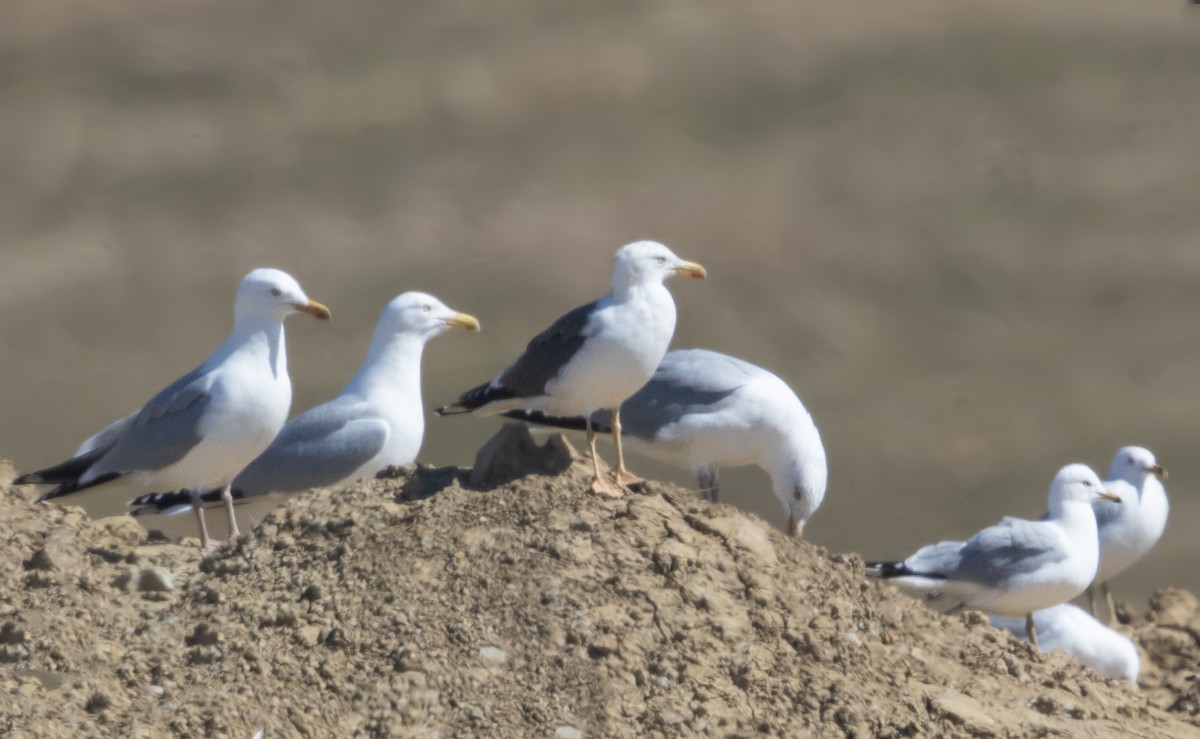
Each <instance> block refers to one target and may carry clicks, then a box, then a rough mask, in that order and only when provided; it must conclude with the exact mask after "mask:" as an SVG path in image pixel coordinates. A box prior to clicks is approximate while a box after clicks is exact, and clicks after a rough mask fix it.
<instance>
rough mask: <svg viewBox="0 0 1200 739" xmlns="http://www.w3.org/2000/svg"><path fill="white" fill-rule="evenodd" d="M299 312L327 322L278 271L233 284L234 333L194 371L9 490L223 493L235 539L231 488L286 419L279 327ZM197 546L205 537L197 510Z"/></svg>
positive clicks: (208, 543) (287, 392)
mask: <svg viewBox="0 0 1200 739" xmlns="http://www.w3.org/2000/svg"><path fill="white" fill-rule="evenodd" d="M296 312H303V313H307V314H309V315H311V316H314V317H316V318H320V319H322V320H326V319H328V318H329V310H328V309H327V308H326V307H325V306H323V305H321V304H320V303H317V302H314V301H312V300H309V299H308V296H306V295H305V294H304V291H303V290H302V289H301V288H300V285H299V283H297V282H296V280H295V279H293V278H292V277H291V275H288V274H287V273H285V272H281V271H279V270H277V269H256V270H254V271H253V272H251V273H250V274H248V275H246V277H245V278H243V279H242V282H241V285H239V287H238V292H237V300H236V302H235V305H234V326H233V331H232V333H230V335H229V337H228V338H227V339H226V340H225V342H224V343H223V344H221V346H220V347H219V348H218V349H217V351H216V352H214V353H213V354H212V356H210V357H209V358H208V359H207V360H205V361H204V363H203V364H201V365H200V366H199V367H197V368H196V369H195V370H193V371H191V372H189V373H188V374H186V375H184V376H183V377H181V378H179V379H178V380H176V381H175V382H173V383H171V384H170V385H168V386H167V387H166V389H164V390H162V391H161V392H160V393H158V394H157V395H155V396H154V397H153V398H151V400H150V402H148V403H146V405H145V406H143V407H142V409H141V410H139V411H138V412H137V413H136V414H135V415H134V416H132V417H127V418H126V419H122V420H120V421H117V422H116V423H114V424H110V425H109V427H108V428H106V429H105V430H103V431H101V432H100V433H99V434H97V435H96V436H94V437H92V438H91V439H89V440H88V442H85V447H88V446H90V447H91V448H88V449H86V451H85V452H84V453H83V454H81V455H79V456H76V457H74V458H72V459H70V460H67V461H66V462H63V463H61V464H59V465H56V466H54V467H49V468H47V469H44V470H39V471H37V472H33V473H30V474H27V475H22V476H21V477H19V478H17V480H15V482H16V483H17V484H53V485H56V486H57V487H55V488H54V489H53V490H51V491H50V492H48V493H46V494H45V495H43V496H42V497H41V498H39V500H52V499H55V498H59V497H62V496H64V495H71V494H73V493H78V492H81V491H84V490H88V489H90V488H93V487H97V486H99V485H103V484H105V483H108V482H111V481H113V480H116V479H119V478H126V477H128V478H129V479H130V480H131V481H132V482H133V483H134V484H135V485H137V486H139V487H141V488H143V489H148V490H173V489H176V488H184V489H187V490H189V491H192V492H193V494H196V495H198V494H199V492H200V491H203V490H208V489H211V488H217V489H220V490H222V493H223V499H224V501H225V505H226V510H227V512H228V514H229V525H230V532H231V533H232V535H234V536H236V535H237V533H238V531H237V524H236V522H235V520H234V517H233V500H232V495H231V493H230V487H229V486H230V483H231V482H232V481H233V478H234V476H236V475H237V473H238V472H240V471H241V470H242V468H244V467H245V466H246V465H247V464H248V463H249V462H250V461H251V460H252V459H254V458H255V457H256V456H258V455H259V453H261V452H262V451H263V450H264V449H266V448H267V446H268V445H269V444H270V443H271V440H272V439H274V438H275V435H276V434H277V433H278V432H279V429H280V428H281V427H282V426H283V423H284V421H286V420H287V414H288V408H289V407H290V406H291V402H292V385H291V381H290V380H289V378H288V373H287V351H286V348H285V345H284V330H283V321H284V319H285V318H287V317H288V316H289V315H291V314H293V313H296ZM196 518H197V523H198V525H199V528H200V540H201V543H202V544H203V546H204V547H206V548H210V549H211V548H213V547H214V546H215V543H214V542H213V540H212V539H211V538H210V537H209V535H208V528H207V526H205V523H204V513H203V511H201V510H200V509H199V507H197V510H196Z"/></svg>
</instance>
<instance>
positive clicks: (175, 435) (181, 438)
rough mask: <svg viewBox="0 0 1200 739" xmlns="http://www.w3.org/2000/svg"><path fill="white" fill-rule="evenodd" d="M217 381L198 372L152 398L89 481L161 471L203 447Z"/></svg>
mask: <svg viewBox="0 0 1200 739" xmlns="http://www.w3.org/2000/svg"><path fill="white" fill-rule="evenodd" d="M213 379H214V378H213V376H212V374H211V373H210V372H207V371H204V370H203V369H202V368H197V369H195V370H192V371H191V372H189V373H188V374H186V375H184V376H183V377H180V378H179V379H178V380H176V381H175V382H173V383H171V384H170V385H168V386H167V387H166V388H165V389H163V390H162V391H161V392H160V393H158V395H155V396H154V397H153V398H151V399H150V402H148V403H146V405H145V406H143V407H142V409H141V410H140V411H138V412H137V415H136V416H135V417H134V418H133V420H132V421H131V422H130V423H128V424H127V425H126V426H125V429H124V432H123V433H121V434H120V438H118V439H116V440H115V441H114V442H113V445H112V448H110V449H109V450H108V453H106V454H105V455H104V456H103V457H101V458H100V461H98V462H97V463H96V464H95V466H93V467H92V468H91V469H90V470H88V473H87V475H86V476H85V477H87V478H91V477H94V476H98V475H104V474H107V473H116V474H128V473H130V472H136V471H139V470H160V469H162V468H164V467H167V466H169V465H172V464H174V463H176V462H178V461H179V460H181V459H183V458H184V456H186V455H187V453H188V452H189V451H191V450H192V448H193V447H195V446H196V445H197V444H199V443H200V421H201V419H202V418H203V417H204V414H205V412H206V411H207V410H208V408H209V404H210V401H211V400H212V395H211V394H210V390H211V389H212V384H213ZM118 423H122V422H118ZM107 432H109V429H105V430H104V431H101V432H100V433H101V434H105V433H107ZM84 482H86V480H84Z"/></svg>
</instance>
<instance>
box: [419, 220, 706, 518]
mask: <svg viewBox="0 0 1200 739" xmlns="http://www.w3.org/2000/svg"><path fill="white" fill-rule="evenodd" d="M673 275H687V276H689V277H693V278H697V279H699V278H703V277H705V276H706V273H705V270H704V268H703V267H701V266H700V265H699V264H696V263H695V262H687V261H684V260H682V259H680V258H679V257H677V256H675V254H674V253H672V252H671V250H670V249H668V248H667V247H665V246H663V245H662V244H659V243H656V242H653V241H638V242H635V243H633V244H628V245H626V246H623V247H621V249H619V250H618V251H617V254H616V257H615V258H614V260H613V270H612V292H611V293H609V294H608V295H605V296H604V297H602V298H600V299H599V300H596V301H594V302H592V303H588V304H587V305H583V306H580V307H578V308H576V309H574V310H572V311H570V312H569V313H567V314H566V315H564V316H562V317H561V318H559V319H558V320H557V321H555V322H554V324H553V325H551V326H550V328H548V329H546V330H545V331H543V332H542V333H540V334H538V335H537V336H536V337H534V338H533V340H532V341H530V342H529V345H528V346H527V347H526V349H525V353H524V354H522V355H521V356H520V357H518V358H517V360H516V361H515V362H513V363H512V364H511V365H509V366H508V368H507V369H505V370H504V371H503V372H501V373H500V374H499V375H498V376H497V377H496V378H495V379H494V380H492V381H490V382H486V383H484V384H482V385H480V386H479V387H476V388H474V389H472V390H468V391H467V392H465V393H463V394H462V396H461V397H460V398H459V399H458V402H457V403H454V404H453V405H448V406H444V407H442V408H439V409H438V414H439V415H450V414H457V413H473V414H476V415H484V416H490V415H496V414H501V413H505V412H508V411H514V410H529V411H541V412H542V413H545V414H547V415H550V416H566V417H569V416H581V417H583V418H585V419H588V422H587V423H586V424H585V425H586V427H587V428H586V429H585V431H586V432H587V437H588V446H589V448H590V449H591V453H592V470H593V473H594V477H593V480H592V491H593V492H595V493H598V494H601V495H607V496H611V497H618V496H620V495H621V494H622V488H624V487H628V486H630V485H635V484H637V483H638V482H640V480H639V479H638V478H637V477H636V476H635V475H633V474H631V473H630V472H629V471H628V470H626V469H625V457H624V454H623V452H622V450H621V414H620V410H619V407H620V405H621V403H622V402H624V401H625V399H627V398H628V397H629V396H631V395H633V394H634V393H635V392H637V390H638V389H639V388H641V387H642V386H643V385H645V384H646V382H647V381H648V380H649V379H650V377H651V376H652V375H653V374H654V370H655V369H656V368H657V367H658V364H659V362H661V361H662V358H663V355H664V354H666V352H667V346H668V345H669V344H670V343H671V336H672V335H673V334H674V332H675V301H674V300H672V299H671V293H670V292H669V291H668V290H667V288H666V287H665V286H664V285H663V282H664V281H665V280H666V279H667V278H668V277H671V276H673ZM600 409H610V410H612V412H613V419H612V435H613V440H614V441H615V442H616V446H617V469H616V472H615V477H616V483H617V484H616V485H613V484H612V483H610V482H608V481H605V480H603V479H602V478H601V475H600V464H599V460H598V458H597V456H596V435H595V430H594V429H593V428H592V427H591V423H590V419H591V416H592V413H593V412H595V411H597V410H600Z"/></svg>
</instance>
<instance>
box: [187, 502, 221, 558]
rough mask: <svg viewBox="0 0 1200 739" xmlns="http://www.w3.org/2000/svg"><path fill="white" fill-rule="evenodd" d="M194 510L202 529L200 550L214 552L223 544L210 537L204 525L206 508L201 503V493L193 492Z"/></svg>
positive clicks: (197, 522) (206, 526)
mask: <svg viewBox="0 0 1200 739" xmlns="http://www.w3.org/2000/svg"><path fill="white" fill-rule="evenodd" d="M192 510H193V511H195V513H196V524H197V525H198V526H199V527H200V548H201V549H206V550H208V551H210V552H211V551H213V550H215V549H216V548H217V547H219V546H221V543H220V542H218V541H216V540H214V539H213V538H212V537H211V536H209V535H208V525H207V524H205V523H204V506H203V505H202V504H201V503H200V491H199V490H192Z"/></svg>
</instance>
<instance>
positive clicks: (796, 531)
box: [787, 516, 804, 539]
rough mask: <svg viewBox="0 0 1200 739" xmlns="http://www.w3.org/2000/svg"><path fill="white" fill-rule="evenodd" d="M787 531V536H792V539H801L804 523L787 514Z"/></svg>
mask: <svg viewBox="0 0 1200 739" xmlns="http://www.w3.org/2000/svg"><path fill="white" fill-rule="evenodd" d="M787 532H788V536H790V537H792V538H793V539H803V538H804V524H802V523H799V522H797V521H796V519H795V518H794V517H792V516H788V522H787Z"/></svg>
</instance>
